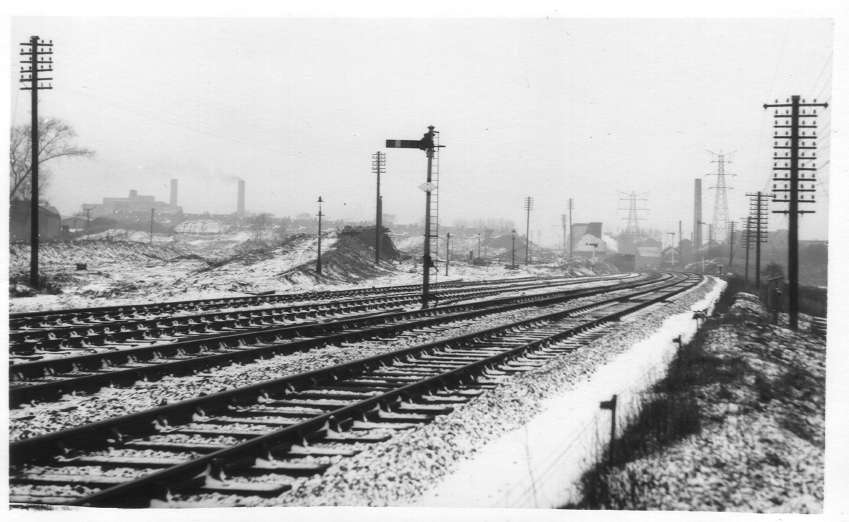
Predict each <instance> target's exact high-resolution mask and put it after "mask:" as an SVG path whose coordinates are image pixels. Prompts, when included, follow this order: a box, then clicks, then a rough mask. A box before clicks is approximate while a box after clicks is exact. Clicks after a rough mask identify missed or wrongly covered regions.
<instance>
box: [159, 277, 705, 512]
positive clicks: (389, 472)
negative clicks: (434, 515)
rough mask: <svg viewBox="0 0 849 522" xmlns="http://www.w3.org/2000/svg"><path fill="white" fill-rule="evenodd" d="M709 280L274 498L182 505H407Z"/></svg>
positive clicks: (684, 305)
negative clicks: (584, 344)
mask: <svg viewBox="0 0 849 522" xmlns="http://www.w3.org/2000/svg"><path fill="white" fill-rule="evenodd" d="M713 284H714V283H713V282H712V281H709V282H706V283H704V284H702V285H700V286H699V287H697V288H695V289H693V290H691V291H689V292H686V293H685V294H684V295H682V296H679V297H678V298H677V299H676V301H675V302H674V303H671V304H669V305H667V306H665V307H661V308H654V309H653V310H651V311H648V312H646V313H644V314H639V315H637V316H635V317H634V318H632V319H631V320H630V321H627V322H622V323H615V324H611V325H609V326H607V330H606V331H607V335H605V336H603V337H602V338H600V339H597V340H596V341H593V342H592V343H590V344H588V345H586V346H584V347H581V348H579V349H577V350H575V351H574V352H572V353H569V354H566V355H564V356H563V357H561V358H558V359H557V360H554V361H552V362H551V363H549V364H547V365H546V366H545V367H543V368H540V369H538V370H534V371H530V372H527V373H521V374H516V375H514V376H512V377H509V378H507V379H506V380H505V381H504V382H503V383H502V384H501V385H500V386H498V387H497V388H495V389H492V390H489V391H487V392H485V393H484V394H483V395H481V396H480V397H478V398H476V399H475V400H473V401H471V402H469V403H467V404H465V405H462V406H459V407H457V408H456V409H455V410H454V411H453V412H452V413H450V414H448V415H443V416H439V417H437V418H436V419H435V420H434V421H433V422H431V423H429V424H426V425H424V426H422V427H420V428H418V429H415V430H411V431H408V432H402V433H398V434H396V435H395V436H394V437H393V438H392V439H390V440H388V441H386V442H383V443H377V444H372V445H369V446H367V447H366V450H365V451H363V452H362V453H360V454H358V455H357V456H355V457H352V458H347V459H334V465H333V466H331V467H330V468H329V469H328V470H327V471H326V472H325V473H324V474H322V475H319V476H314V477H309V478H299V479H296V480H295V481H294V482H293V489H292V490H291V491H289V492H286V493H284V494H282V495H281V496H280V497H278V498H274V499H260V498H258V497H231V496H226V495H220V494H210V495H204V496H201V497H192V498H191V499H183V501H182V502H177V503H175V504H172V505H173V506H179V505H185V506H190V505H194V506H197V505H198V502H200V503H202V504H203V505H269V506H271V505H302V506H319V505H368V506H386V505H406V504H409V503H411V502H413V501H415V500H416V498H417V497H419V496H420V495H421V494H422V493H424V492H425V491H426V490H427V489H428V488H430V487H432V486H433V484H434V483H435V482H436V481H438V480H439V479H440V478H442V477H444V476H446V475H447V474H448V473H450V472H451V471H452V470H453V469H455V467H456V466H457V463H458V462H459V461H460V460H462V459H465V458H469V457H471V456H472V455H473V454H474V453H475V452H476V451H478V450H479V449H481V448H482V447H483V446H485V445H486V444H487V443H488V442H489V441H492V440H494V439H495V438H497V437H498V436H500V435H502V434H503V433H506V432H507V431H510V430H513V429H516V428H518V427H521V426H522V425H524V424H525V423H526V422H527V421H528V420H530V419H531V418H532V417H533V416H534V415H535V414H536V413H538V412H539V404H540V401H541V400H542V399H544V398H546V397H548V396H551V395H553V394H556V393H562V392H563V390H564V389H568V388H570V387H572V386H574V384H575V383H577V382H580V381H582V380H584V379H586V378H587V377H588V376H589V375H591V374H592V373H593V372H594V371H595V369H597V368H598V367H600V366H601V365H603V364H604V363H606V362H607V361H609V360H611V359H612V358H613V357H614V356H615V355H617V354H619V353H621V352H623V351H625V350H627V349H628V348H629V347H630V346H632V345H633V344H634V343H635V342H637V341H639V340H640V339H643V338H645V337H646V336H647V335H648V334H649V333H650V332H652V331H653V330H656V329H657V328H659V326H660V324H661V323H662V322H663V320H664V318H665V317H666V316H668V315H669V314H672V313H679V312H683V311H685V310H687V309H688V307H689V306H690V305H691V304H693V303H695V302H697V301H698V300H699V299H701V298H702V297H703V296H704V295H705V294H706V293H707V291H708V290H709V288H710V287H711V286H712V285H713Z"/></svg>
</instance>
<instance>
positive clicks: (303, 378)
mask: <svg viewBox="0 0 849 522" xmlns="http://www.w3.org/2000/svg"><path fill="white" fill-rule="evenodd" d="M684 280H685V278H684V277H682V276H672V277H670V278H668V279H664V280H663V281H662V282H659V283H657V285H655V286H654V287H653V288H638V289H636V290H635V291H634V292H631V293H630V294H628V295H624V296H621V295H619V296H615V297H609V298H606V299H602V300H600V301H597V302H593V303H590V304H582V305H579V306H576V307H573V308H569V309H566V310H560V311H557V312H553V313H552V312H549V313H545V314H542V315H540V316H535V317H533V318H529V319H523V320H520V321H515V322H511V323H508V324H505V325H499V326H494V327H490V328H486V329H482V330H477V331H474V332H471V333H468V334H464V335H460V336H455V337H452V338H450V339H445V340H439V341H434V342H431V343H427V344H424V345H418V346H413V347H407V348H402V349H399V350H393V351H390V352H387V353H385V354H379V355H374V356H371V357H366V358H363V359H359V360H356V361H351V362H347V363H342V364H339V365H335V366H331V367H327V368H322V369H318V370H313V371H309V372H304V373H301V374H296V375H290V376H285V377H281V378H279V379H274V380H271V381H266V382H261V383H256V384H251V385H247V386H243V387H239V388H236V389H233V390H227V391H223V392H219V393H215V394H210V395H206V396H202V397H196V398H193V399H187V400H183V401H180V402H176V403H172V404H168V405H165V406H161V407H157V408H151V409H148V410H144V411H141V412H136V413H132V414H127V415H123V416H120V417H115V418H111V419H105V420H102V421H97V422H93V423H89V424H86V425H84V426H79V427H76V428H71V429H67V430H61V431H58V432H54V433H49V434H45V435H40V436H37V437H33V438H29V439H22V440H18V441H15V442H13V443H11V444H10V451H9V461H10V464H11V465H15V464H21V463H24V462H28V461H38V460H39V459H44V458H47V457H49V456H51V455H55V454H57V453H59V454H61V453H64V452H67V451H68V450H70V449H75V450H83V449H91V448H93V447H97V446H99V445H101V444H102V443H103V442H104V441H106V440H107V439H110V438H112V439H114V438H115V437H116V433H120V434H123V435H121V437H125V436H126V434H128V433H133V434H145V433H151V432H152V431H153V430H154V427H153V423H154V422H155V421H161V420H162V419H165V420H166V421H167V423H168V424H174V423H175V422H176V423H179V422H186V421H188V420H190V419H191V416H192V415H193V414H194V413H195V412H196V411H197V410H199V409H202V410H205V411H215V410H216V409H219V408H223V407H226V406H227V405H228V404H232V403H239V402H244V401H245V400H248V401H253V400H255V399H256V397H258V396H262V395H267V394H268V393H269V390H272V389H285V388H286V387H287V386H299V385H304V384H310V383H315V382H319V381H325V382H326V381H332V380H338V379H339V378H340V377H344V376H351V375H354V374H356V373H361V372H363V371H366V370H368V369H370V368H374V367H376V366H377V365H380V364H381V363H383V362H385V361H392V360H393V359H395V358H400V357H404V356H406V355H409V354H413V353H417V352H419V351H421V350H429V349H432V348H434V347H438V346H454V345H456V344H457V343H462V342H468V341H470V340H473V339H475V338H477V337H481V336H492V335H496V334H497V333H499V332H507V331H509V330H511V329H513V328H517V327H521V326H525V325H530V324H534V323H535V322H539V321H541V320H554V319H557V318H563V317H566V316H568V315H570V314H575V313H579V312H582V311H585V310H587V309H591V308H595V307H599V306H602V305H605V304H609V303H615V302H622V301H623V300H624V301H627V300H628V299H632V298H634V297H636V296H639V295H644V294H648V293H652V292H657V291H658V290H659V289H662V288H666V287H671V286H675V285H680V284H681V283H682V281H684ZM637 304H638V305H645V302H644V301H641V302H639V303H637Z"/></svg>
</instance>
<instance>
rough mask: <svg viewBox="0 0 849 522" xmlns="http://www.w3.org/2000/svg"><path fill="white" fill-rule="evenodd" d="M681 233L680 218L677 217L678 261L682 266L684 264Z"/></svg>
mask: <svg viewBox="0 0 849 522" xmlns="http://www.w3.org/2000/svg"><path fill="white" fill-rule="evenodd" d="M681 234H682V228H681V220H680V219H679V220H678V262H679V263H680V264H681V266H683V265H684V252H682V251H681V241H682V239H681Z"/></svg>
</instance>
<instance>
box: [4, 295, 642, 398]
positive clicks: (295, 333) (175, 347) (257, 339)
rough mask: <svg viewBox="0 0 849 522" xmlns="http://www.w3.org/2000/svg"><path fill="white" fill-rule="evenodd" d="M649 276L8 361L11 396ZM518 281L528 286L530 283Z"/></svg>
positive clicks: (201, 365) (278, 349) (188, 368)
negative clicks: (29, 359)
mask: <svg viewBox="0 0 849 522" xmlns="http://www.w3.org/2000/svg"><path fill="white" fill-rule="evenodd" d="M652 283H653V279H642V278H635V279H633V280H632V279H628V280H626V281H623V282H617V283H614V284H610V285H605V286H601V287H593V288H587V289H569V286H571V285H569V284H567V285H565V287H564V288H560V289H557V288H556V287H555V289H552V290H551V291H548V292H546V293H538V294H528V295H520V296H515V295H514V296H508V297H498V298H494V299H488V300H474V301H471V302H463V303H455V304H451V305H443V306H437V307H433V308H430V309H427V310H418V309H416V310H392V311H382V312H376V313H369V314H366V315H358V316H355V317H347V318H341V319H336V320H329V321H326V322H313V323H303V324H296V325H284V326H266V327H263V328H253V329H250V328H247V329H243V330H242V331H235V332H225V333H221V334H215V335H207V336H197V337H194V338H190V339H186V340H178V341H175V342H166V343H141V344H138V345H136V346H129V347H125V348H123V349H111V350H109V349H104V350H98V351H95V352H94V353H84V354H79V355H73V356H67V357H62V358H54V359H45V360H40V361H31V362H24V363H17V364H12V365H10V367H9V376H10V377H9V379H10V388H9V402H10V404H11V405H12V406H13V407H14V406H18V405H21V404H24V403H27V402H31V401H34V400H38V401H44V400H55V399H56V398H58V397H61V396H62V395H63V394H65V393H74V392H84V391H94V390H97V389H99V388H102V387H104V386H121V385H130V384H132V383H134V382H136V381H138V380H140V379H146V380H156V379H159V378H161V377H162V376H165V375H171V376H175V375H187V374H192V373H195V372H197V371H200V370H204V369H207V368H210V367H214V366H220V365H222V364H232V363H236V362H249V361H255V360H257V359H260V358H265V357H270V356H274V355H279V354H287V353H294V352H297V351H304V350H309V349H312V348H316V347H320V346H324V345H327V344H334V343H341V342H353V341H358V340H362V339H368V338H373V337H379V336H392V335H397V334H398V333H399V332H402V331H408V330H412V329H416V328H425V327H429V326H434V325H438V324H445V323H450V322H454V321H459V320H467V319H470V318H474V317H482V316H485V315H491V314H496V313H501V312H506V311H510V310H515V309H518V308H521V307H527V306H531V305H538V306H542V305H546V304H552V303H557V302H562V301H564V300H567V299H578V298H581V297H587V296H592V295H596V294H598V293H599V292H609V291H613V290H626V289H629V288H634V287H637V286H643V285H648V284H652ZM522 288H523V289H525V290H527V289H528V288H527V286H523V287H522ZM535 288H536V287H535ZM466 297H467V298H468V297H480V295H479V294H473V295H471V294H470V295H467V296H466Z"/></svg>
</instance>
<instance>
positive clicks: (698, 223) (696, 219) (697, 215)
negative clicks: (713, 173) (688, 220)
mask: <svg viewBox="0 0 849 522" xmlns="http://www.w3.org/2000/svg"><path fill="white" fill-rule="evenodd" d="M701 246H702V180H701V179H700V178H696V184H695V191H694V194H693V248H694V249H695V250H697V249H699V248H701ZM695 250H694V251H695Z"/></svg>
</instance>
